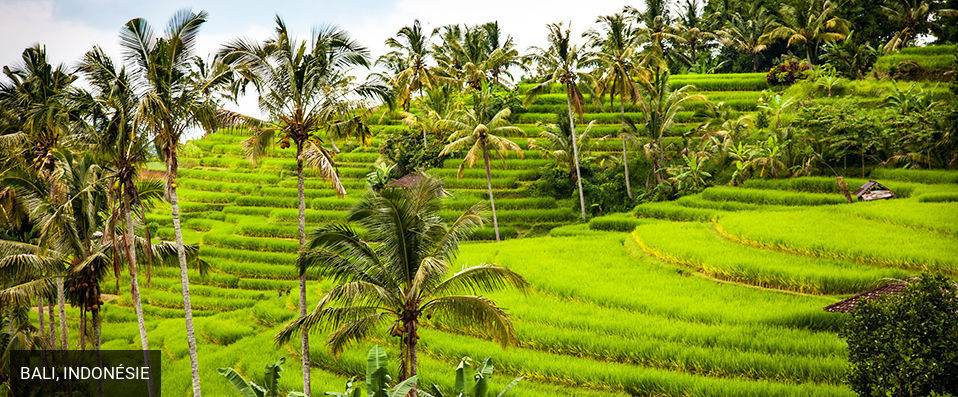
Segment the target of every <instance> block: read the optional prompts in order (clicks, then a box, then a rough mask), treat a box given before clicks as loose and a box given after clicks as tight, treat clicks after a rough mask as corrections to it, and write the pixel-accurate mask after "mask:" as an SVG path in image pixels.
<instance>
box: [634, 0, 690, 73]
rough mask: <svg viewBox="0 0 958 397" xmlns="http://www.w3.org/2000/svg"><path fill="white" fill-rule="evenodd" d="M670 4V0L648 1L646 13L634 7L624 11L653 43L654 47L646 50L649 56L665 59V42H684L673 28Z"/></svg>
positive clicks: (647, 47) (651, 46) (648, 47)
mask: <svg viewBox="0 0 958 397" xmlns="http://www.w3.org/2000/svg"><path fill="white" fill-rule="evenodd" d="M668 3H669V2H668V0H648V1H646V2H645V11H639V9H637V8H634V7H632V6H626V7H625V9H624V10H623V11H624V12H625V13H626V14H628V15H631V16H632V17H633V18H635V21H636V22H637V23H638V24H639V26H640V27H639V32H640V33H641V34H642V35H644V36H646V37H648V38H649V40H650V41H651V44H652V45H650V46H646V48H645V53H646V54H645V55H647V56H650V57H655V58H659V59H665V50H666V48H665V42H666V41H667V40H669V41H682V38H681V37H679V36H677V35H676V34H675V29H674V28H673V27H672V18H671V16H670V15H669V5H668Z"/></svg>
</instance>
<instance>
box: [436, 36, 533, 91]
mask: <svg viewBox="0 0 958 397" xmlns="http://www.w3.org/2000/svg"><path fill="white" fill-rule="evenodd" d="M436 34H438V35H439V36H440V38H441V39H442V43H441V44H435V45H433V54H434V58H435V59H436V62H437V64H438V65H437V67H436V69H437V76H438V77H440V78H441V79H440V80H442V81H445V82H447V83H451V84H454V85H455V86H458V87H460V88H462V89H468V88H471V89H473V90H479V89H481V88H482V84H483V83H489V84H491V85H492V86H493V87H504V88H507V86H508V84H509V80H510V79H511V78H512V74H511V73H510V72H509V68H511V67H512V66H516V65H518V64H519V63H520V57H519V52H518V51H517V50H516V49H515V42H514V40H513V39H512V37H511V36H506V37H505V39H503V37H502V31H501V30H500V29H499V23H498V22H489V23H485V24H482V25H475V26H460V25H447V26H444V27H442V28H440V29H437V30H436Z"/></svg>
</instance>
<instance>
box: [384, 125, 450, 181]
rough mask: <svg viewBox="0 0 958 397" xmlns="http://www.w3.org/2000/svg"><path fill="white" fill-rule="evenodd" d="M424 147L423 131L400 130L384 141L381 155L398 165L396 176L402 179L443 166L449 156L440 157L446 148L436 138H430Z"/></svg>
mask: <svg viewBox="0 0 958 397" xmlns="http://www.w3.org/2000/svg"><path fill="white" fill-rule="evenodd" d="M427 143H428V144H427V145H426V146H425V147H423V142H422V131H410V130H408V129H403V130H399V133H397V134H396V135H392V136H389V137H387V138H386V139H385V141H383V144H382V146H381V147H380V149H379V153H380V154H381V155H382V156H383V157H385V158H386V159H388V160H389V161H390V162H391V163H392V164H395V165H396V168H395V171H394V172H395V176H396V177H402V176H404V175H406V174H409V173H412V172H415V171H416V170H420V169H429V168H435V167H438V166H440V165H441V164H442V161H443V160H445V159H446V157H447V156H445V155H443V156H440V155H439V153H440V152H442V149H443V147H444V145H443V143H442V141H441V140H440V139H439V138H437V137H436V136H432V137H429V139H428V140H427Z"/></svg>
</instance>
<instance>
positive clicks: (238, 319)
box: [73, 75, 958, 396]
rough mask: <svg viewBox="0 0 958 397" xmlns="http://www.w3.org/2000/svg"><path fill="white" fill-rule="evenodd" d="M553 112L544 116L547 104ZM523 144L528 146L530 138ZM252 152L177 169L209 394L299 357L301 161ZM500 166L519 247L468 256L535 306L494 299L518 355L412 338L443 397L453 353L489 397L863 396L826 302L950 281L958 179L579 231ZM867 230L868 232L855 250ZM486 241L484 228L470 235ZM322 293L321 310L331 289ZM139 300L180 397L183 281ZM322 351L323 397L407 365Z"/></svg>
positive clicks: (597, 224) (900, 180) (201, 159)
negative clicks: (381, 364) (943, 277)
mask: <svg viewBox="0 0 958 397" xmlns="http://www.w3.org/2000/svg"><path fill="white" fill-rule="evenodd" d="M698 79H702V78H699V77H689V78H688V79H687V80H689V81H690V82H691V81H692V80H698ZM737 79H740V80H741V81H730V82H717V80H716V81H712V80H708V79H702V81H696V84H697V85H699V84H701V87H702V88H703V89H708V90H714V91H707V92H706V95H714V96H715V97H722V96H726V97H728V98H730V99H729V100H730V101H731V100H733V99H731V98H736V97H737V95H741V96H742V97H743V98H746V99H747V100H752V101H754V99H748V98H753V97H752V96H749V95H754V97H757V92H756V91H755V90H759V89H761V88H764V86H761V87H760V86H759V85H758V83H755V82H754V81H755V80H757V79H756V78H755V76H748V75H745V76H742V77H737ZM679 80H680V79H675V81H679ZM762 83H763V84H764V75H763V76H762ZM739 93H742V94H739ZM745 94H748V95H745ZM548 98H550V97H549V96H546V97H544V99H543V100H542V101H541V102H540V103H538V104H537V105H533V106H539V105H541V106H552V105H553V104H551V103H550V102H549V101H550V100H549V99H548ZM532 109H533V108H530V110H532ZM536 109H537V110H543V112H541V113H534V112H531V111H530V112H527V113H524V114H523V115H520V116H519V117H520V120H521V117H523V116H525V117H526V118H527V119H528V120H533V119H536V120H538V119H545V118H546V117H547V116H543V115H545V114H548V113H547V112H545V110H547V109H548V110H549V111H551V109H552V108H546V107H543V108H541V109H539V108H536ZM741 109H742V111H743V112H745V111H752V110H753V109H754V107H751V106H742V107H741ZM593 110H595V111H600V110H601V109H593ZM602 117H607V116H602ZM613 119H614V118H609V120H613ZM386 123H393V124H386ZM613 124H614V121H613V122H610V123H609V124H606V125H605V126H606V127H611V126H612V125H613ZM520 126H521V127H523V129H524V130H526V131H535V130H536V128H537V127H536V126H535V125H534V124H521V125H520ZM386 128H398V127H397V126H396V125H395V121H394V120H392V121H390V120H386V121H384V125H382V126H379V127H377V131H381V130H383V129H386ZM512 138H513V139H514V140H515V141H516V142H518V143H520V144H526V145H527V137H524V136H523V137H512ZM242 139H243V136H241V135H239V133H234V134H231V133H226V132H221V133H217V134H213V135H210V136H207V137H205V138H203V139H201V140H198V141H195V142H194V144H195V145H196V147H197V148H198V149H199V151H197V152H195V153H191V156H186V157H184V158H183V160H182V163H181V164H182V168H183V169H182V172H181V177H180V179H179V184H180V190H179V194H180V198H181V200H182V212H183V221H184V237H185V239H186V242H187V243H196V244H200V245H201V249H200V255H201V257H202V258H203V259H204V260H206V261H207V262H209V263H210V264H211V265H212V267H213V268H214V270H213V271H212V272H211V273H210V274H209V275H208V276H207V277H200V275H199V274H198V273H197V272H195V271H191V272H190V277H191V282H192V285H191V292H192V296H193V305H194V315H195V316H196V320H195V322H196V330H197V334H198V338H197V339H198V343H199V355H200V357H201V360H200V374H201V377H202V380H203V387H204V392H205V393H206V394H208V395H213V396H225V395H232V393H233V390H232V387H231V386H230V385H229V384H228V383H227V381H226V380H225V379H224V378H223V377H221V376H220V375H219V374H218V373H217V372H216V368H219V367H226V366H229V367H235V368H237V369H238V370H239V371H240V372H241V373H243V374H245V375H246V376H248V377H254V378H258V377H259V376H260V374H261V372H262V369H263V367H264V365H266V364H271V363H273V362H275V361H276V360H277V359H278V358H279V357H284V356H285V357H291V356H298V354H299V353H298V347H297V346H293V345H295V344H291V345H284V346H276V345H274V344H273V342H272V339H271V338H272V336H273V335H274V334H275V333H276V332H277V330H278V329H279V327H281V326H282V325H283V324H284V323H285V322H287V321H288V320H290V319H292V318H293V317H294V316H295V313H296V306H297V299H298V297H297V296H296V295H297V294H296V293H295V291H296V288H297V282H296V273H295V270H294V266H293V263H294V261H295V258H296V249H297V246H298V245H297V242H296V240H295V238H296V226H295V218H296V209H295V206H296V193H295V171H294V168H293V167H294V166H295V163H294V160H293V158H292V153H291V151H290V150H280V149H277V150H275V152H274V153H272V154H271V155H270V156H269V157H268V158H266V159H265V160H263V161H262V162H260V164H258V166H257V167H255V168H254V167H252V166H251V165H250V164H249V163H248V162H247V161H246V160H245V159H244V158H243V157H242V154H241V153H242V151H241V146H240V142H241V140H242ZM373 145H374V146H371V148H361V147H360V148H356V149H355V150H350V151H348V152H346V151H344V152H343V153H340V154H339V155H338V156H337V161H338V166H339V170H340V172H341V175H342V176H343V183H344V185H345V186H346V188H347V191H348V195H347V197H346V198H345V199H337V198H335V195H334V192H333V191H332V190H331V189H330V188H329V186H327V184H326V183H324V182H322V181H321V180H319V179H318V178H316V177H315V175H312V174H311V173H308V177H307V181H306V187H307V189H306V197H307V207H308V209H307V212H306V215H307V227H308V228H313V227H315V226H317V225H319V224H321V223H323V222H328V221H334V220H339V219H341V218H342V217H343V215H344V214H345V213H346V210H347V209H348V208H349V207H350V206H351V205H352V204H354V203H355V201H356V199H357V197H359V196H360V195H361V192H362V191H363V190H364V189H365V182H363V179H362V178H363V177H364V175H365V174H366V173H367V172H368V171H369V170H371V165H372V162H373V161H374V160H375V159H376V158H377V157H378V154H377V153H375V152H374V151H373V150H374V149H372V147H375V140H374V143H373ZM344 148H346V146H344ZM614 149H615V148H614V147H612V146H610V149H609V150H614ZM506 164H507V169H506V170H503V169H501V166H500V168H498V169H496V170H494V171H493V176H494V178H495V179H494V180H493V184H494V188H495V189H496V195H497V206H498V207H499V208H500V210H499V219H500V225H501V227H502V229H503V232H504V233H503V234H504V236H505V237H507V238H510V239H509V240H508V241H504V242H501V243H492V242H482V241H474V242H470V243H466V244H465V245H464V246H463V248H462V251H461V253H460V255H459V258H458V261H459V263H460V264H461V265H474V264H479V263H483V262H487V263H497V264H499V265H503V266H506V267H509V268H511V269H513V270H515V271H517V272H519V273H520V274H522V275H524V276H525V277H526V278H527V279H528V280H529V282H530V283H531V285H532V289H531V291H529V292H528V293H526V294H522V293H518V292H499V293H495V294H492V295H490V296H489V297H490V298H492V299H494V300H495V301H496V302H498V303H499V304H500V305H501V306H504V307H506V308H507V310H508V311H509V313H511V314H512V316H513V321H514V325H515V328H516V331H517V333H518V337H519V340H520V343H519V345H518V346H512V347H508V348H505V349H504V348H502V347H500V346H499V345H498V344H496V343H493V342H490V341H487V340H485V339H483V338H476V337H473V336H467V335H464V334H463V333H462V332H461V331H460V330H456V329H448V328H443V327H442V326H441V325H439V324H430V327H428V328H427V329H425V330H423V331H421V336H422V339H421V340H420V347H421V351H422V353H421V354H420V374H421V375H422V376H421V378H422V382H423V383H424V384H431V383H436V384H440V385H445V386H447V387H451V386H452V383H453V381H454V372H453V370H454V368H455V365H456V363H457V362H458V360H459V358H461V357H463V356H470V357H473V358H482V357H487V356H489V357H492V358H493V361H494V364H495V366H496V377H495V380H494V382H493V386H494V388H495V389H498V388H501V387H503V386H505V384H506V382H508V380H510V379H512V378H513V377H515V376H520V375H522V376H525V380H524V381H523V382H522V383H520V385H519V386H518V387H517V388H515V389H513V391H511V392H510V394H509V395H511V396H547V395H548V396H551V395H568V396H608V395H625V394H628V395H672V396H806V395H815V396H851V395H853V393H852V391H851V389H849V388H848V387H847V386H845V385H843V383H842V379H843V376H844V371H845V369H846V366H847V363H846V360H845V345H844V342H843V341H842V340H841V339H840V338H839V337H838V335H837V329H838V328H839V327H840V325H841V323H842V315H840V314H836V313H826V312H824V311H822V307H824V306H826V305H828V304H831V303H833V302H835V301H837V300H840V299H841V298H842V297H844V296H847V295H848V294H851V293H854V292H856V291H859V290H861V289H864V288H869V287H872V286H875V285H878V284H879V283H881V282H882V279H883V278H900V277H907V276H909V275H911V274H914V273H915V272H917V271H919V270H922V269H926V268H927V269H931V270H936V271H941V272H944V273H946V274H950V275H952V276H954V275H956V274H958V263H956V262H955V259H954V257H955V255H954V253H955V252H958V240H956V239H955V234H956V230H955V229H954V225H955V224H956V221H958V219H956V216H958V203H955V202H953V200H948V197H954V196H956V195H958V184H955V181H954V179H948V178H953V177H954V175H956V174H955V173H945V174H946V175H932V174H930V173H920V172H918V173H916V172H887V173H886V174H884V175H883V176H882V177H883V179H882V181H883V182H887V183H886V185H887V186H889V187H891V188H892V189H895V190H896V191H897V192H899V193H900V195H901V196H903V198H901V199H896V200H895V201H889V202H883V203H856V204H843V198H842V196H841V195H840V194H838V193H837V191H836V190H835V188H834V187H833V185H834V180H833V179H831V178H800V179H792V180H780V181H753V182H749V183H747V184H746V186H744V187H741V188H728V187H716V188H710V189H708V190H706V191H705V192H703V193H701V194H698V195H694V196H689V197H684V198H682V199H680V200H677V201H675V202H668V203H653V204H645V205H641V206H639V207H637V208H636V209H635V211H633V212H632V213H628V214H616V215H613V216H607V217H600V218H595V219H593V220H592V221H591V222H590V223H589V224H588V225H586V224H575V223H576V219H577V215H576V213H575V212H573V210H572V208H573V203H572V202H571V201H568V202H566V201H565V200H559V201H557V200H554V199H550V198H536V197H529V195H528V194H527V191H528V190H527V189H528V187H529V185H530V183H531V182H532V181H533V180H535V179H536V178H537V176H538V172H539V170H540V169H541V168H542V167H543V166H547V165H549V164H551V160H549V159H544V158H542V156H541V155H539V154H538V153H533V152H528V153H527V155H526V157H525V159H515V158H510V159H507V160H506ZM497 165H498V163H497ZM456 166H458V161H457V160H455V159H452V160H449V161H447V162H446V163H445V164H444V166H443V167H442V168H440V169H437V170H432V171H431V172H432V173H433V174H435V175H438V176H440V177H441V178H443V179H444V181H445V183H446V185H447V187H448V188H449V190H450V191H451V192H452V193H453V196H452V197H451V198H450V199H449V200H448V201H447V211H446V212H445V213H444V214H443V216H445V217H448V218H452V217H453V216H455V215H457V214H458V212H461V211H462V209H464V208H466V207H467V206H469V205H471V204H472V203H475V202H477V201H482V200H485V196H484V192H485V190H484V189H485V180H484V178H483V176H482V173H481V172H472V171H467V173H466V175H465V176H464V178H463V179H460V180H457V179H456V178H455V175H454V172H455V167H456ZM858 182H860V181H858V180H849V185H854V184H855V183H858ZM923 198H930V199H927V200H926V199H923ZM932 199H933V200H932ZM928 201H934V202H928ZM148 221H149V222H151V223H156V224H157V225H158V226H159V229H158V233H157V235H158V236H159V237H160V238H164V239H170V238H171V237H172V229H171V226H170V220H169V212H168V208H156V209H154V210H153V211H152V212H151V213H150V214H149V215H148ZM550 229H551V232H548V235H544V234H546V231H548V230H550ZM861 230H867V231H870V232H869V234H861V236H862V238H860V239H855V238H853V237H854V236H850V235H853V234H855V233H856V231H861ZM540 235H544V236H541V237H536V236H540ZM836 236H842V237H843V238H841V239H837V238H835V237H836ZM876 236H878V237H877V238H876ZM881 236H885V237H881ZM515 237H523V238H515ZM845 237H848V238H847V239H846V238H845ZM886 237H887V239H889V240H883V239H882V238H886ZM490 238H492V234H491V230H488V229H486V230H482V231H480V233H479V234H478V236H477V240H482V239H490ZM890 239H894V240H890ZM892 244H893V245H892ZM889 247H894V249H891V248H889ZM141 273H142V271H141ZM311 280H312V281H310V283H309V291H308V297H309V301H310V303H311V305H313V304H315V303H316V302H318V301H319V299H320V297H321V296H322V295H323V294H324V292H325V291H327V290H328V289H329V288H330V284H329V283H328V282H326V281H324V280H316V279H315V277H313V278H311ZM124 281H126V280H121V281H120V282H121V283H122V282H124ZM141 288H142V292H141V293H142V295H143V299H144V311H145V312H146V313H147V325H148V327H149V337H150V344H151V347H153V348H157V349H161V350H162V352H163V356H164V362H163V371H164V377H163V379H164V385H163V388H164V395H169V396H183V395H187V394H188V390H189V389H190V380H189V377H188V376H186V374H188V373H189V359H188V357H187V350H186V343H185V338H184V332H183V330H184V324H183V320H182V319H181V310H182V308H181V305H182V304H181V298H180V293H179V279H178V270H177V269H173V268H164V267H161V266H156V267H154V268H153V271H152V282H151V283H150V284H149V285H146V283H145V277H142V276H141ZM106 292H111V288H110V287H108V288H107V291H106ZM73 315H76V313H73ZM103 316H104V321H105V324H104V326H103V340H104V346H103V347H104V348H106V349H119V348H131V347H134V346H136V345H137V344H138V340H139V339H138V336H137V331H136V321H135V316H134V315H133V313H132V310H131V308H130V299H129V296H127V295H121V296H119V297H118V298H117V299H115V300H114V301H113V302H111V304H109V305H106V307H105V310H104V313H103ZM323 339H324V338H323V337H322V335H316V336H314V337H313V338H312V339H311V344H312V346H311V349H310V358H311V360H312V362H313V363H315V365H314V367H313V373H312V377H313V385H314V390H313V391H314V393H317V394H321V393H322V392H324V391H341V390H342V388H343V385H344V384H345V381H346V379H348V378H349V377H350V376H353V375H358V374H361V373H362V371H363V368H364V366H365V351H366V350H367V349H368V348H369V347H370V345H371V344H373V343H378V344H380V345H383V346H386V347H387V348H388V349H387V351H388V354H389V355H390V357H396V356H397V352H396V350H395V346H396V343H395V342H396V341H395V340H391V339H390V338H388V337H387V336H386V333H385V332H384V333H382V334H380V335H379V336H378V337H377V339H375V340H373V341H370V342H367V343H363V344H360V345H356V346H353V347H352V348H350V349H348V350H347V351H346V352H345V353H343V354H342V355H341V356H339V357H333V356H332V355H330V354H329V353H328V350H327V349H326V348H325V347H324V346H323V345H322V344H323ZM285 369H286V371H285V372H284V373H285V377H283V378H282V379H281V380H280V388H281V389H283V390H297V389H298V388H300V387H301V385H302V382H301V380H300V379H299V376H298V375H297V374H299V373H301V369H300V368H299V362H298V360H296V359H288V360H287V361H286V364H285Z"/></svg>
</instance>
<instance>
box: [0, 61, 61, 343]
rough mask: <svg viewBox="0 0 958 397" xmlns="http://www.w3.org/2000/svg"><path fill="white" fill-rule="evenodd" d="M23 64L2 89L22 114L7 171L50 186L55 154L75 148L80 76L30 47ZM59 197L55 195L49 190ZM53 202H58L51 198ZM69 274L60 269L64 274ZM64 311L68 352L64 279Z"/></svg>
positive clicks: (7, 142)
mask: <svg viewBox="0 0 958 397" xmlns="http://www.w3.org/2000/svg"><path fill="white" fill-rule="evenodd" d="M21 58H22V63H21V64H20V65H18V66H15V67H14V68H9V67H4V68H3V72H4V74H5V75H6V76H7V78H8V79H9V80H10V83H9V84H3V85H0V104H2V106H0V107H4V108H6V109H11V110H13V112H15V114H17V115H19V117H18V118H19V126H18V127H19V128H18V131H16V132H13V133H9V134H6V135H4V137H3V144H2V146H3V148H4V151H5V152H6V153H5V156H4V157H5V159H4V160H3V161H4V162H5V163H6V164H5V166H6V167H18V166H19V167H26V168H32V169H33V170H34V171H36V172H37V173H38V174H39V175H40V177H41V178H43V179H46V180H47V183H52V181H53V179H55V178H56V174H57V173H58V171H57V167H58V164H57V163H56V157H55V156H54V152H55V151H57V150H59V149H60V148H62V147H64V146H67V145H68V144H69V138H70V135H71V129H72V128H73V126H74V124H75V122H76V121H77V120H76V118H75V117H73V115H72V114H71V106H70V101H69V93H70V91H69V89H70V86H71V84H72V83H73V81H74V80H76V77H75V76H73V75H72V74H70V73H69V72H67V70H66V68H65V67H64V66H63V65H57V66H53V65H50V63H49V62H48V61H47V54H46V48H44V47H40V46H39V45H37V46H34V47H31V48H27V49H26V50H24V51H23V54H22V57H21ZM48 193H49V194H51V195H53V194H54V192H53V190H52V189H51V190H49V191H48ZM51 199H52V197H51ZM63 270H65V269H60V273H62V271H63ZM56 284H57V306H58V308H59V316H60V317H59V319H58V321H59V325H60V348H61V349H62V350H66V349H67V348H68V347H67V340H68V334H67V324H66V301H65V295H64V289H63V276H62V275H60V276H58V277H57V278H56Z"/></svg>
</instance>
